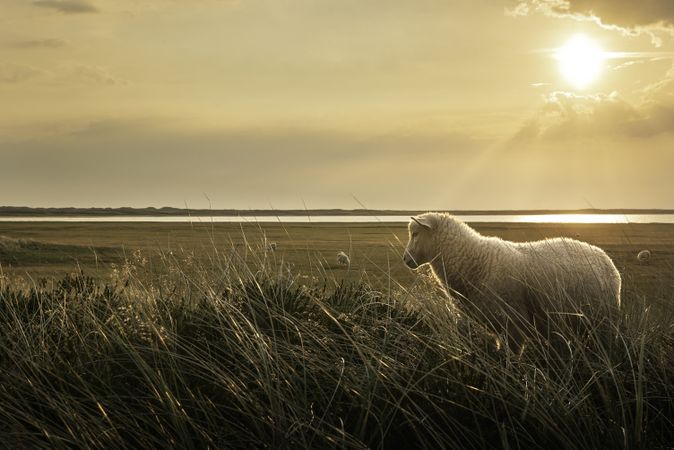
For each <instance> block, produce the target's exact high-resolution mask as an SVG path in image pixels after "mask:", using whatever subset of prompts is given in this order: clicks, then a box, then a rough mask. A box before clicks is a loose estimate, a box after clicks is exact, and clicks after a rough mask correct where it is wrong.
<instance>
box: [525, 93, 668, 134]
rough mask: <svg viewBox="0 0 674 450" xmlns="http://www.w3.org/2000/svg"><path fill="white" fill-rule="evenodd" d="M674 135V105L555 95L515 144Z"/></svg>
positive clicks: (600, 96)
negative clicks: (539, 141) (633, 103)
mask: <svg viewBox="0 0 674 450" xmlns="http://www.w3.org/2000/svg"><path fill="white" fill-rule="evenodd" d="M670 133H674V103H673V104H669V103H662V102H657V101H654V100H648V101H644V102H643V103H641V104H638V105H632V104H630V103H629V102H628V101H626V100H625V99H624V98H622V97H621V96H620V95H619V94H618V93H617V92H613V93H611V94H609V95H605V94H594V95H576V94H572V93H568V92H553V93H551V94H549V95H547V96H546V97H545V98H544V103H543V106H542V107H541V108H540V109H539V110H538V111H537V112H536V114H534V116H533V117H532V118H531V119H529V120H528V121H527V122H526V123H525V124H524V126H523V127H522V128H521V129H520V130H519V132H518V133H517V134H516V135H515V137H514V139H513V140H514V141H515V142H523V141H533V140H552V141H564V140H571V139H578V138H588V137H604V138H606V137H608V138H623V137H633V138H638V137H653V136H657V135H660V134H670Z"/></svg>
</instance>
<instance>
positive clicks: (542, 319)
mask: <svg viewBox="0 0 674 450" xmlns="http://www.w3.org/2000/svg"><path fill="white" fill-rule="evenodd" d="M409 237H410V240H409V243H408V245H407V248H406V249H405V252H404V256H403V260H404V262H405V264H406V265H407V266H408V267H410V268H412V269H415V268H417V267H419V266H420V265H423V264H430V266H431V268H432V271H433V274H434V276H435V278H436V279H437V281H438V282H439V283H441V284H442V286H443V287H444V288H445V289H446V290H447V293H448V294H449V295H450V296H451V297H453V298H454V299H455V301H457V303H458V304H459V307H460V309H461V310H463V311H465V312H466V313H467V314H468V315H470V316H472V317H473V318H476V319H478V320H480V321H482V322H483V323H484V322H486V323H487V324H489V325H491V326H492V327H494V328H495V329H496V331H497V332H498V333H501V332H505V333H506V334H507V336H508V340H509V341H510V343H511V344H512V345H513V348H515V349H517V348H518V347H519V348H520V349H521V344H523V340H524V337H525V335H527V334H529V332H530V331H531V330H532V328H534V327H535V329H537V330H539V331H542V332H543V331H545V330H543V329H542V328H543V327H544V326H546V325H544V324H547V326H550V324H551V322H554V321H555V317H562V315H564V316H568V315H577V316H581V314H583V315H589V314H590V313H592V314H593V315H592V316H591V317H597V316H596V315H594V314H599V317H606V316H608V317H609V318H610V317H613V314H615V312H616V311H617V310H618V309H619V308H620V285H621V279H620V274H619V273H618V270H617V269H616V267H615V265H614V264H613V261H611V259H610V258H609V257H608V255H606V253H605V252H604V251H603V250H601V249H600V248H598V247H595V246H593V245H590V244H587V243H585V242H580V241H577V240H574V239H569V238H555V239H545V240H542V241H536V242H523V243H516V242H510V241H506V240H503V239H500V238H498V237H487V236H482V235H481V234H479V233H478V232H477V231H475V230H473V229H472V228H470V227H469V226H468V225H466V224H465V223H463V222H461V221H460V220H458V219H456V218H454V217H452V216H450V215H448V214H439V213H426V214H422V215H420V216H418V217H412V221H411V222H410V224H409Z"/></svg>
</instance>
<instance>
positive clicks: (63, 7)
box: [33, 0, 98, 14]
mask: <svg viewBox="0 0 674 450" xmlns="http://www.w3.org/2000/svg"><path fill="white" fill-rule="evenodd" d="M33 5H34V6H38V7H40V8H49V9H53V10H55V11H58V12H61V13H63V14H82V13H95V12H98V8H96V7H95V6H94V5H92V4H91V3H88V2H86V1H83V0H35V1H34V2H33Z"/></svg>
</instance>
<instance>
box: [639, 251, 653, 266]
mask: <svg viewBox="0 0 674 450" xmlns="http://www.w3.org/2000/svg"><path fill="white" fill-rule="evenodd" d="M650 260H651V251H650V250H641V251H640V252H639V253H637V261H639V262H640V263H641V264H646V263H648V262H649V261H650Z"/></svg>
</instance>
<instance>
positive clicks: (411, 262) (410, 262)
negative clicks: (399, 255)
mask: <svg viewBox="0 0 674 450" xmlns="http://www.w3.org/2000/svg"><path fill="white" fill-rule="evenodd" d="M403 262H404V263H405V265H406V266H407V267H409V268H410V269H416V268H417V267H419V264H417V261H416V260H415V259H414V257H412V255H410V253H409V252H408V251H407V250H405V253H404V254H403Z"/></svg>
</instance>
